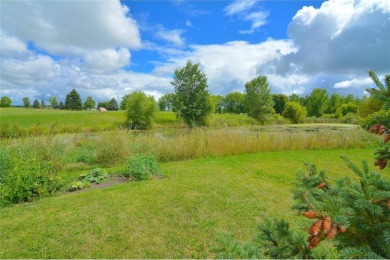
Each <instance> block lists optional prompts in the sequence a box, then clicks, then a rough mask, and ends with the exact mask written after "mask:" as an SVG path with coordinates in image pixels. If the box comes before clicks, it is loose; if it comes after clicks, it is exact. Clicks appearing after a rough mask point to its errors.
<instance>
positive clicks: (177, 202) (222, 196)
mask: <svg viewBox="0 0 390 260" xmlns="http://www.w3.org/2000/svg"><path fill="white" fill-rule="evenodd" d="M372 153H373V150H371V149H349V150H337V151H334V150H328V151H321V150H319V151H290V152H269V153H259V154H247V155H239V156H224V157H211V158H205V159H198V160H189V161H180V162H169V163H163V164H162V165H161V166H162V171H163V172H164V174H165V175H166V178H163V179H159V180H151V181H143V182H138V183H123V184H118V185H115V186H113V187H109V188H104V189H95V190H90V191H86V192H81V193H75V194H63V195H58V196H55V197H51V198H44V199H41V200H38V201H36V202H32V203H23V204H18V205H14V206H13V207H9V208H3V209H1V214H0V232H1V235H0V245H1V246H0V258H211V257H213V252H212V248H213V247H214V246H216V245H217V240H216V234H218V233H230V234H232V235H233V236H234V238H236V239H238V240H241V241H245V240H249V239H250V238H252V236H253V235H254V234H255V232H256V226H257V224H258V223H261V222H262V221H264V219H265V218H267V217H270V218H284V219H288V220H290V221H294V222H295V223H296V224H299V223H301V222H300V221H304V220H303V219H302V218H299V217H297V216H296V213H293V212H292V211H291V210H290V207H291V202H292V200H291V193H290V189H291V181H292V180H293V179H294V176H295V173H296V171H297V170H299V169H304V165H303V163H304V162H305V161H311V162H314V163H316V164H317V166H318V168H324V169H327V170H328V174H329V175H330V176H341V175H343V174H345V173H348V174H349V175H350V171H349V170H348V169H347V167H346V165H345V164H344V162H343V161H342V160H341V159H340V158H339V154H346V155H348V156H349V158H350V159H352V160H353V161H354V162H356V163H359V161H360V160H361V159H363V158H369V159H370V158H372ZM369 163H370V165H372V163H373V162H372V160H369ZM389 173H390V172H389V168H387V169H386V170H385V174H389ZM387 176H389V175H387ZM323 246H324V245H321V246H320V247H319V248H318V250H321V248H322V250H323Z"/></svg>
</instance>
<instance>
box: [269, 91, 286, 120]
mask: <svg viewBox="0 0 390 260" xmlns="http://www.w3.org/2000/svg"><path fill="white" fill-rule="evenodd" d="M272 100H273V101H274V109H275V113H277V114H280V115H281V114H282V113H283V110H284V106H285V105H286V103H287V102H288V96H287V95H284V94H273V95H272Z"/></svg>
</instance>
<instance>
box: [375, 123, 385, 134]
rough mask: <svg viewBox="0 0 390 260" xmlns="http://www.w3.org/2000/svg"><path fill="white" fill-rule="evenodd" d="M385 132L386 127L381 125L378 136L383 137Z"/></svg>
mask: <svg viewBox="0 0 390 260" xmlns="http://www.w3.org/2000/svg"><path fill="white" fill-rule="evenodd" d="M384 132H386V127H385V126H384V125H380V126H379V128H378V132H377V134H378V135H383V134H384Z"/></svg>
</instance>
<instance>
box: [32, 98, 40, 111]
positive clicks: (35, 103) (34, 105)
mask: <svg viewBox="0 0 390 260" xmlns="http://www.w3.org/2000/svg"><path fill="white" fill-rule="evenodd" d="M40 106H41V104H40V103H39V101H38V99H35V100H34V102H33V108H34V109H38V108H39V107H40Z"/></svg>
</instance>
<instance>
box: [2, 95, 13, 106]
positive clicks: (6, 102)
mask: <svg viewBox="0 0 390 260" xmlns="http://www.w3.org/2000/svg"><path fill="white" fill-rule="evenodd" d="M0 107H12V101H11V99H10V98H9V97H7V96H2V97H1V99H0Z"/></svg>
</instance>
